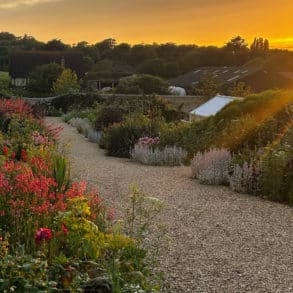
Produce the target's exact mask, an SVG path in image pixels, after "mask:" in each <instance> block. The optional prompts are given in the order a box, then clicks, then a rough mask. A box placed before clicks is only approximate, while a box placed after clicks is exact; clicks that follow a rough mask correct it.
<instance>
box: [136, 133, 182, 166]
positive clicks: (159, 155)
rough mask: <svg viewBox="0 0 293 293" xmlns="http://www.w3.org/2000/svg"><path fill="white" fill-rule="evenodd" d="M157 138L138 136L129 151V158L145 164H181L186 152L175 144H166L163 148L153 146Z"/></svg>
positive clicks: (156, 142) (157, 141)
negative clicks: (136, 141) (137, 139)
mask: <svg viewBox="0 0 293 293" xmlns="http://www.w3.org/2000/svg"><path fill="white" fill-rule="evenodd" d="M159 142H160V140H159V138H157V137H155V138H149V137H144V138H140V139H139V141H138V143H137V144H136V145H135V146H134V149H133V150H132V151H131V158H132V159H133V160H135V161H137V162H140V163H142V164H145V165H157V166H178V165H181V163H182V161H183V159H184V158H185V157H186V155H187V153H186V151H184V150H183V149H182V148H179V147H176V146H172V147H171V146H166V147H164V148H163V149H159V148H158V147H155V146H156V145H158V144H159Z"/></svg>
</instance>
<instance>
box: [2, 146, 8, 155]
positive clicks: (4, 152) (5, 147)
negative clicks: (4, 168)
mask: <svg viewBox="0 0 293 293" xmlns="http://www.w3.org/2000/svg"><path fill="white" fill-rule="evenodd" d="M8 151H9V149H8V147H7V146H3V148H2V152H3V154H4V156H5V157H7V155H8Z"/></svg>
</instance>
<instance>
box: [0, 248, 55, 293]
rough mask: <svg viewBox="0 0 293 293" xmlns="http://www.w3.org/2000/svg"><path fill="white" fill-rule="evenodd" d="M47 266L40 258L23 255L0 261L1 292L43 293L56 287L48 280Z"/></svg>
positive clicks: (9, 256) (19, 254) (8, 256)
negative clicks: (41, 292)
mask: <svg viewBox="0 0 293 293" xmlns="http://www.w3.org/2000/svg"><path fill="white" fill-rule="evenodd" d="M47 270H48V265H47V262H46V260H44V259H42V258H41V257H32V256H31V255H25V254H23V253H17V254H15V255H13V256H12V255H7V256H5V257H4V258H1V259H0V291H1V292H19V293H21V292H27V293H28V292H40V291H42V290H44V291H45V292H46V291H47V290H49V288H50V287H51V289H53V287H54V286H55V285H56V283H55V282H49V280H48V274H47Z"/></svg>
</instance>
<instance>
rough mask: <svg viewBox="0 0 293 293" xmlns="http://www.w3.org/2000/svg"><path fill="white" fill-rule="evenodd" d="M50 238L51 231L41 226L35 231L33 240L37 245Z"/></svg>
mask: <svg viewBox="0 0 293 293" xmlns="http://www.w3.org/2000/svg"><path fill="white" fill-rule="evenodd" d="M50 239H52V231H51V230H50V229H48V228H41V229H39V230H38V231H36V235H35V241H36V244H37V245H40V244H41V243H42V241H43V240H44V241H49V240H50Z"/></svg>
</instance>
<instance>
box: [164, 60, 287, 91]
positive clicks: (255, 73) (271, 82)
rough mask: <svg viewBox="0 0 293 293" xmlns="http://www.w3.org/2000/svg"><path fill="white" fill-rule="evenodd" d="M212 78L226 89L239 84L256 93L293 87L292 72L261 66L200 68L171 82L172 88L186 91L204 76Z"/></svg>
mask: <svg viewBox="0 0 293 293" xmlns="http://www.w3.org/2000/svg"><path fill="white" fill-rule="evenodd" d="M207 75H208V76H212V77H214V78H215V79H217V80H218V81H219V82H220V83H221V84H222V85H224V86H225V87H229V86H233V85H235V84H236V83H238V82H244V83H245V84H247V85H249V86H250V87H251V88H252V90H253V91H254V92H260V91H264V90H267V89H272V88H288V87H291V86H292V85H293V82H292V77H293V73H292V72H286V73H284V72H274V71H268V70H266V69H265V68H264V67H263V66H261V65H246V66H240V67H226V66H225V67H200V68H197V69H196V70H194V71H191V72H188V73H186V74H183V75H180V76H178V77H176V78H173V79H171V80H169V82H170V84H171V85H172V86H179V87H183V88H185V89H188V88H191V87H196V85H197V84H199V82H200V81H201V80H202V78H203V77H204V76H207Z"/></svg>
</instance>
